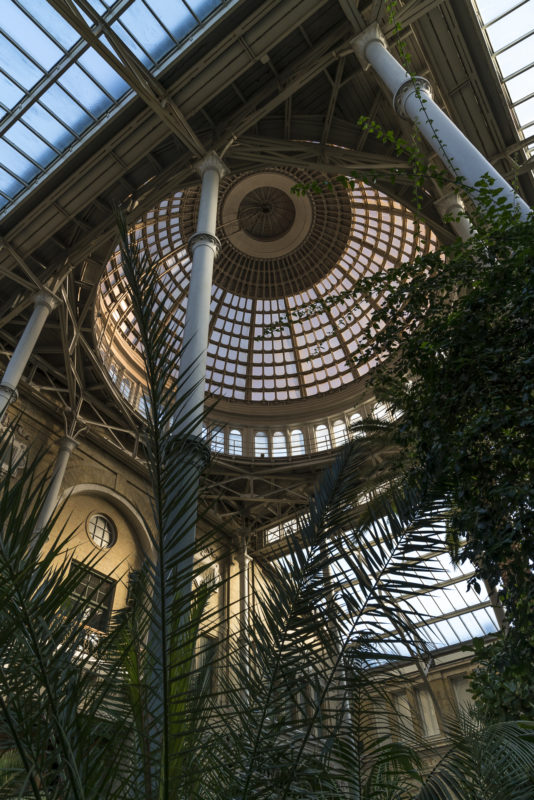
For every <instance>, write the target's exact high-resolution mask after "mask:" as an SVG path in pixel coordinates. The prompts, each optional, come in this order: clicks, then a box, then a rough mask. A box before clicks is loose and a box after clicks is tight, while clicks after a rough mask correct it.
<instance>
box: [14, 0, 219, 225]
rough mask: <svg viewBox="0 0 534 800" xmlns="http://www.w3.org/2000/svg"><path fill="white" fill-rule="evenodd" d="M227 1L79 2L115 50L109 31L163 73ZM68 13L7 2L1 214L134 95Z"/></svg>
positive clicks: (34, 1)
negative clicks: (68, 18) (163, 63)
mask: <svg viewBox="0 0 534 800" xmlns="http://www.w3.org/2000/svg"><path fill="white" fill-rule="evenodd" d="M226 2H228V0H187V2H186V0H173V1H172V2H169V0H116V2H114V3H112V2H110V0H103V1H102V2H101V1H100V0H79V2H78V3H76V4H74V5H75V7H76V9H77V10H78V11H79V13H80V14H81V16H82V18H83V20H84V21H85V22H86V23H87V24H88V25H89V26H91V27H92V31H93V33H94V34H96V35H97V36H98V39H99V40H100V41H101V42H103V43H104V44H105V45H106V47H107V48H108V50H110V51H111V49H110V47H109V43H108V41H107V39H106V37H105V29H106V26H107V27H109V28H111V29H112V30H113V31H114V32H115V34H116V35H117V36H118V37H119V38H120V39H121V40H122V41H123V42H124V43H125V44H126V45H127V47H128V48H129V50H130V51H131V53H132V54H133V55H134V56H136V58H137V59H138V60H139V61H141V62H142V63H143V64H144V66H145V67H147V68H148V69H150V70H151V71H154V72H156V71H157V67H158V66H159V65H160V64H161V61H162V59H163V58H164V57H165V56H167V55H169V54H170V53H172V51H174V50H176V49H177V48H178V46H179V45H180V44H181V43H182V42H183V41H184V39H185V38H186V37H188V36H190V35H191V32H192V31H194V30H195V29H197V28H199V26H200V25H201V24H202V22H203V21H204V20H205V19H206V17H207V16H208V15H209V14H210V13H211V12H212V11H214V10H215V9H216V8H218V7H220V6H222V5H224V4H225V3H226ZM52 6H55V8H54V7H52ZM67 8H68V4H67V3H65V2H64V0H50V2H47V1H46V0H0V137H1V138H0V210H1V209H5V208H6V207H7V206H8V205H9V204H10V203H11V202H12V201H14V200H15V199H16V198H17V197H19V196H20V195H21V194H22V193H23V192H24V190H25V189H27V188H28V187H29V186H30V185H31V184H32V183H33V182H35V181H36V180H38V179H39V178H40V177H41V176H42V175H43V174H44V173H45V172H46V171H48V170H49V169H50V168H51V167H52V166H53V165H54V164H56V163H57V161H58V160H59V159H60V157H61V156H62V155H63V154H65V153H66V152H67V151H68V150H69V149H70V148H72V147H74V146H75V145H76V144H77V143H78V142H80V141H82V139H83V138H85V137H86V136H87V134H88V133H89V132H90V131H91V130H92V129H93V128H94V127H95V126H96V125H97V123H98V122H100V121H101V120H102V119H103V118H104V117H106V115H109V114H110V113H112V112H113V111H114V110H115V109H116V107H117V104H118V103H119V101H121V100H122V99H123V98H126V97H127V96H129V93H130V87H129V86H128V84H127V83H126V81H125V80H123V78H122V77H121V76H120V75H118V74H117V72H116V71H115V70H114V69H113V68H112V67H111V66H110V65H109V64H108V63H107V62H106V60H105V58H103V57H102V56H101V55H100V54H99V53H97V52H96V51H95V50H94V49H93V48H92V47H90V46H89V45H88V44H87V42H86V41H85V40H84V39H82V38H81V37H80V35H79V34H78V32H77V31H76V30H75V29H74V28H73V27H72V26H71V25H70V24H69V22H67V21H66V19H65V18H64V17H63V16H62V14H61V13H59V11H58V10H56V9H67ZM95 12H96V14H95ZM102 23H104V24H103V25H102ZM111 52H113V51H111Z"/></svg>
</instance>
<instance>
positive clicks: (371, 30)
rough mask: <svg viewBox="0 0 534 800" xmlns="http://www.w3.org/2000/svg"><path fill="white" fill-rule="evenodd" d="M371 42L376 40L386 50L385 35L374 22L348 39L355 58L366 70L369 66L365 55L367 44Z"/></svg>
mask: <svg viewBox="0 0 534 800" xmlns="http://www.w3.org/2000/svg"><path fill="white" fill-rule="evenodd" d="M371 42H378V43H379V44H381V45H382V46H383V47H384V48H385V49H386V50H387V47H388V43H387V41H386V37H385V36H384V34H383V33H382V31H381V30H380V28H379V26H378V24H377V23H376V22H373V24H372V25H369V27H368V28H365V30H363V31H362V32H361V33H359V34H358V35H357V36H355V37H354V38H353V39H351V40H350V45H351V47H352V49H353V50H354V52H355V54H356V58H357V59H358V61H359V62H360V64H361V67H362V69H364V70H368V69H369V67H370V66H371V64H370V62H369V61H368V60H367V57H366V55H365V51H366V49H367V45H368V44H370V43H371Z"/></svg>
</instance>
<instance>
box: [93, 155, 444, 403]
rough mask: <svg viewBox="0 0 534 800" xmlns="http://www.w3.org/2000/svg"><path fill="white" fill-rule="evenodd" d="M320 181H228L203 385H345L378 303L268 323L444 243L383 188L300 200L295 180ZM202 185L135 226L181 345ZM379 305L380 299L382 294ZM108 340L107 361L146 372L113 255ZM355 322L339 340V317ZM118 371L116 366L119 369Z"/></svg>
mask: <svg viewBox="0 0 534 800" xmlns="http://www.w3.org/2000/svg"><path fill="white" fill-rule="evenodd" d="M320 178H321V176H320V175H319V174H317V173H314V172H313V171H311V170H310V171H304V170H302V169H299V168H293V167H289V168H280V169H275V168H273V169H268V170H263V171H256V172H246V173H239V174H233V175H230V176H228V177H227V178H225V179H224V180H223V181H222V183H221V189H220V194H219V212H218V225H217V233H218V236H219V238H220V239H221V251H220V253H219V256H218V258H217V260H216V263H215V270H214V283H213V289H212V302H211V323H210V338H209V346H208V359H207V375H206V391H207V392H210V393H213V394H215V395H219V396H222V397H224V398H228V399H233V400H239V401H255V402H260V403H271V402H277V401H290V400H298V399H301V398H307V397H310V396H314V395H316V394H318V393H319V394H320V393H325V392H329V391H331V390H335V389H340V388H341V387H343V386H344V385H346V384H349V383H351V382H352V381H354V379H355V378H357V377H359V376H360V375H362V374H364V373H365V372H367V371H368V369H369V365H366V366H363V367H361V368H360V369H359V370H356V369H355V367H354V366H353V364H352V361H351V359H352V357H353V356H354V355H355V354H356V353H357V350H358V337H359V333H360V331H361V330H362V329H364V328H365V327H367V326H368V325H369V324H370V321H371V319H372V313H373V307H372V305H370V304H369V303H367V302H356V301H350V302H349V304H348V305H346V306H345V307H344V308H343V309H341V308H335V307H333V308H332V309H330V310H329V311H328V313H324V314H321V315H320V316H317V317H314V318H312V319H308V320H302V321H300V322H297V323H295V324H294V326H292V328H291V329H290V330H287V329H285V330H284V331H282V332H275V333H274V334H273V335H272V336H271V337H269V338H263V339H261V338H260V339H259V338H258V337H261V335H262V332H263V330H264V327H265V326H267V325H271V324H273V323H276V322H277V320H278V319H279V318H280V316H282V315H284V314H288V313H291V312H292V311H294V310H298V309H302V308H303V307H304V306H305V305H306V304H307V303H310V302H311V301H313V300H316V299H317V298H319V297H324V296H325V295H328V294H332V293H337V292H341V291H344V290H351V289H353V288H354V286H355V285H356V284H357V282H358V280H359V279H360V278H361V277H362V276H364V275H369V274H371V273H375V272H377V271H379V270H384V269H388V268H389V267H391V266H392V265H393V264H395V263H397V262H399V261H400V260H403V259H410V258H413V257H414V256H415V255H416V253H417V252H418V250H419V252H420V250H421V249H422V250H428V249H429V248H431V247H433V246H434V244H435V236H434V234H433V233H432V232H431V231H430V229H429V228H427V227H426V226H425V225H423V224H422V223H420V222H419V223H416V222H415V221H414V217H413V214H412V213H411V212H409V211H408V210H407V209H406V208H404V207H403V206H402V205H400V204H399V203H398V202H396V201H394V200H392V199H391V198H389V197H387V196H386V195H385V194H383V193H382V192H380V191H378V190H377V189H375V188H372V187H369V186H367V185H365V184H363V183H359V182H356V184H355V185H354V188H352V189H351V188H348V187H345V186H343V185H342V184H341V183H339V184H336V186H335V188H334V189H333V190H332V191H325V192H323V193H319V194H310V195H308V196H306V197H297V196H295V195H292V194H291V192H290V190H291V187H292V186H293V185H294V184H295V183H301V182H304V183H307V182H309V181H311V180H314V179H320ZM198 198H199V189H198V188H192V189H187V190H185V191H183V192H177V193H176V194H175V195H174V196H173V197H170V198H168V199H165V200H163V201H162V202H161V203H160V204H159V206H158V207H157V208H155V209H153V210H152V211H149V212H148V213H146V214H145V215H144V216H143V217H142V218H141V219H140V220H139V221H138V222H137V223H136V225H135V235H136V237H137V239H138V242H139V245H140V247H141V248H142V249H144V251H145V252H148V253H149V255H150V258H151V259H154V260H156V261H157V262H158V264H159V267H160V270H161V293H160V300H161V303H162V308H164V309H165V314H166V315H167V317H168V326H169V329H170V330H173V331H174V332H175V336H176V350H177V353H178V352H179V348H180V341H181V336H182V331H183V324H184V318H185V310H186V306H187V291H188V285H189V273H190V269H191V261H190V257H189V253H188V249H187V241H188V239H189V237H190V236H191V235H192V234H193V233H194V231H195V220H196V213H197V207H198ZM374 302H375V303H379V302H380V298H379V297H377V298H376V299H375V301H374ZM99 305H100V308H99V309H97V311H99V312H100V313H99V320H100V324H99V331H98V335H99V340H100V347H101V352H102V355H103V357H104V360H105V362H106V363H107V364H111V363H114V364H115V365H117V364H119V365H120V367H121V369H123V370H124V374H126V375H128V377H129V379H133V380H135V378H134V377H133V376H134V375H135V374H137V375H139V374H140V372H139V371H140V370H141V369H142V366H141V364H142V362H141V358H140V352H139V338H138V334H137V331H136V325H135V321H134V318H133V314H132V312H131V309H130V304H129V301H128V293H127V289H126V285H125V281H124V276H123V272H122V268H121V263H120V253H119V251H118V250H116V251H115V252H114V253H113V255H112V257H111V259H110V260H109V262H108V264H107V266H106V271H105V275H104V277H103V279H102V281H101V284H100V300H99ZM347 312H350V315H351V318H350V319H351V321H350V323H348V324H346V325H345V326H344V327H342V328H340V330H338V332H337V335H332V328H333V326H334V325H335V323H336V322H337V321H339V317H340V315H341V314H344V315H346V314H347ZM115 368H116V367H115Z"/></svg>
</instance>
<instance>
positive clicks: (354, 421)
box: [349, 412, 363, 437]
mask: <svg viewBox="0 0 534 800" xmlns="http://www.w3.org/2000/svg"><path fill="white" fill-rule="evenodd" d="M361 421H362V415H361V414H358V412H356V413H354V414H351V417H350V419H349V425H358V424H359V423H360V422H361ZM351 436H353V437H354V436H363V432H362V431H351Z"/></svg>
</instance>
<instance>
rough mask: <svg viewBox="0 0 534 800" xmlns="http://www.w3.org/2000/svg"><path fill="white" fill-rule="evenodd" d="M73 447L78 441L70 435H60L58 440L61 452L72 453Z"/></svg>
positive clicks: (76, 445)
mask: <svg viewBox="0 0 534 800" xmlns="http://www.w3.org/2000/svg"><path fill="white" fill-rule="evenodd" d="M75 447H78V442H77V441H76V439H73V437H72V436H62V437H61V439H60V440H59V450H60V452H63V453H69V454H70V453H72V451H73V450H74V448H75Z"/></svg>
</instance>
